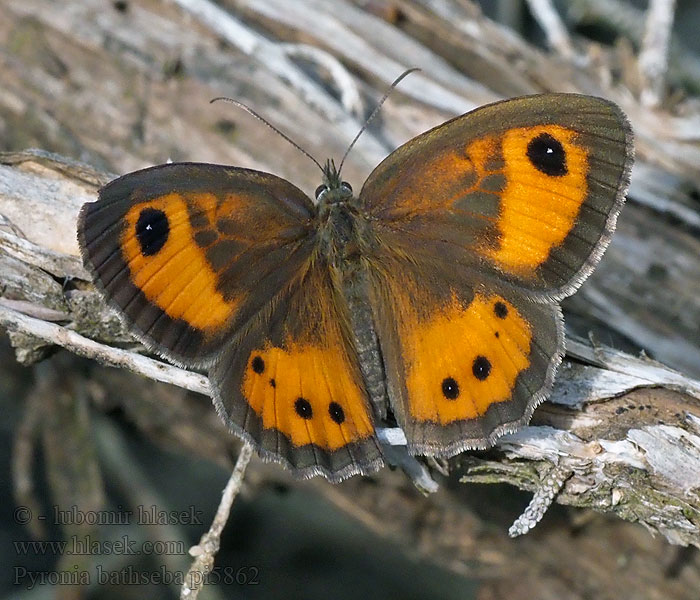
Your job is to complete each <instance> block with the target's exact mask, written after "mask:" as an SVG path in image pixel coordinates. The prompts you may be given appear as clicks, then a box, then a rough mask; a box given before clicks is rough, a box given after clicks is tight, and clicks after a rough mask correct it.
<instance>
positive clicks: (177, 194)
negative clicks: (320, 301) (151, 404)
mask: <svg viewBox="0 0 700 600" xmlns="http://www.w3.org/2000/svg"><path fill="white" fill-rule="evenodd" d="M314 214H315V209H314V207H313V205H312V204H311V202H310V200H309V199H308V198H307V197H306V195H305V194H303V192H301V191H300V190H299V189H298V188H296V187H295V186H293V185H292V184H291V183H289V182H287V181H285V180H283V179H280V178H279V177H275V176H274V175H268V174H266V173H260V172H257V171H250V170H247V169H239V168H234V167H224V166H219V165H209V164H198V163H180V164H168V165H162V166H159V167H153V168H150V169H144V170H142V171H137V172H135V173H131V174H128V175H125V176H123V177H120V178H119V179H116V180H114V181H113V182H111V183H109V184H108V185H107V186H105V187H104V188H102V189H101V190H100V198H99V200H98V201H97V202H94V203H91V204H86V205H85V206H84V207H83V210H82V211H81V214H80V219H79V226H78V231H79V234H78V235H79V240H80V246H81V248H82V252H83V258H84V262H85V264H86V266H87V267H88V268H89V270H90V271H91V272H92V273H93V275H94V277H95V281H96V283H97V285H98V287H100V288H101V289H102V291H103V293H104V294H105V296H106V298H107V299H108V301H109V302H110V303H111V304H112V305H113V306H114V307H115V308H117V309H118V310H119V312H120V313H121V314H122V315H124V317H125V318H126V320H127V322H128V324H129V325H130V327H131V329H132V331H133V332H134V333H135V334H136V335H137V336H138V337H139V338H140V339H141V340H142V341H143V342H144V343H145V344H146V345H147V346H148V347H150V348H151V349H153V350H155V351H157V352H159V353H160V354H161V355H163V356H165V357H167V358H170V359H171V360H174V361H175V362H178V363H180V364H185V365H189V366H198V365H207V364H209V363H210V362H211V360H212V358H213V356H215V354H216V352H217V351H219V350H220V349H221V348H222V346H223V345H224V344H225V343H226V342H227V341H230V339H231V338H232V336H233V334H234V333H235V332H236V331H238V330H240V329H241V328H242V327H244V326H245V323H246V322H247V321H248V320H249V319H250V318H252V317H253V316H254V315H255V314H256V313H257V311H259V310H261V309H262V308H263V307H265V306H266V305H267V304H268V303H269V302H270V301H271V299H272V297H273V296H274V294H276V293H277V291H278V290H279V289H280V288H282V287H284V286H285V285H287V284H288V283H289V282H290V281H291V280H292V279H293V278H294V277H295V276H297V274H298V272H299V271H300V269H301V268H302V266H303V265H304V264H305V263H306V262H307V261H308V258H309V256H310V254H311V251H312V244H313V228H312V225H313V218H314Z"/></svg>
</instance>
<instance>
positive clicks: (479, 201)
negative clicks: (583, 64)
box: [360, 94, 633, 300]
mask: <svg viewBox="0 0 700 600" xmlns="http://www.w3.org/2000/svg"><path fill="white" fill-rule="evenodd" d="M632 159H633V156H632V133H631V129H630V126H629V123H628V121H627V119H626V117H625V116H624V114H623V113H622V111H621V110H620V109H619V108H618V107H617V106H616V105H615V104H613V103H611V102H608V101H606V100H602V99H600V98H592V97H589V96H579V95H575V94H546V95H539V96H529V97H524V98H516V99H513V100H506V101H503V102H498V103H496V104H492V105H489V106H485V107H482V108H479V109H477V110H475V111H473V112H471V113H468V114H466V115H463V116H461V117H458V118H456V119H453V120H452V121H448V122H447V123H445V124H443V125H440V126H439V127H437V128H435V129H433V130H431V131H429V132H427V133H424V134H422V135H420V136H418V137H416V138H414V139H413V140H411V141H409V142H408V143H406V144H405V145H404V146H402V147H401V148H399V149H398V150H396V151H395V152H393V153H392V154H391V155H389V156H388V157H387V158H386V159H385V160H384V161H383V162H382V163H381V164H380V165H379V166H378V167H377V168H376V169H375V170H374V171H373V173H372V174H371V175H370V177H369V178H368V180H367V182H366V183H365V185H364V187H363V189H362V192H361V193H360V199H361V200H362V201H363V203H364V205H365V207H366V209H367V211H368V213H369V214H370V215H371V217H372V218H374V219H376V220H377V228H378V230H380V232H381V233H380V235H381V237H382V239H383V240H384V242H385V243H386V245H387V246H389V247H391V248H394V249H397V250H401V249H402V248H405V249H406V250H407V251H408V252H410V253H411V255H412V256H422V257H425V259H426V260H428V261H431V260H435V259H437V260H440V261H443V262H448V263H451V264H455V265H459V266H460V267H462V268H463V269H464V270H471V271H475V272H477V273H478V274H479V275H480V276H481V277H482V278H484V279H487V278H490V277H495V278H496V279H497V280H499V281H501V280H506V281H509V282H511V283H513V284H514V285H517V286H518V287H521V288H522V289H523V290H525V291H527V292H528V293H530V294H533V295H536V296H539V297H542V298H543V299H545V300H547V299H555V298H557V299H560V298H562V297H563V296H566V295H569V294H571V293H573V291H574V290H575V289H576V287H578V285H579V284H580V283H581V282H582V281H583V279H585V277H586V276H587V275H588V273H589V272H590V271H591V269H592V268H593V266H595V263H596V262H597V261H598V260H599V259H600V256H601V254H602V253H603V251H604V249H605V247H606V246H607V243H608V242H609V240H610V236H611V234H612V231H613V229H614V227H615V222H616V219H617V215H618V213H619V211H620V209H621V207H622V203H623V201H624V194H625V191H626V189H627V186H628V183H629V174H630V169H631V164H632Z"/></svg>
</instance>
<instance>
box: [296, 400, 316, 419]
mask: <svg viewBox="0 0 700 600" xmlns="http://www.w3.org/2000/svg"><path fill="white" fill-rule="evenodd" d="M294 410H296V411H297V414H298V415H299V416H300V417H301V418H302V419H310V418H311V417H313V416H314V411H313V410H311V402H309V401H308V400H307V399H306V398H297V399H296V401H295V402H294Z"/></svg>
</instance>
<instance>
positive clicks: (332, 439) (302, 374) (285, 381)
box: [210, 257, 382, 481]
mask: <svg viewBox="0 0 700 600" xmlns="http://www.w3.org/2000/svg"><path fill="white" fill-rule="evenodd" d="M347 322H348V319H347V312H346V308H345V306H344V302H343V300H342V296H341V295H340V294H339V293H338V292H337V291H336V290H335V289H334V287H333V284H332V281H331V279H330V276H329V270H328V268H327V266H326V265H325V264H324V263H323V260H322V259H321V258H320V257H317V258H316V260H314V261H313V264H311V265H310V266H309V270H308V271H307V272H306V273H305V275H304V276H303V277H302V278H301V279H300V280H299V281H296V282H294V284H293V285H292V286H291V287H290V288H289V289H287V290H286V291H284V293H283V294H281V296H280V298H279V299H278V300H276V302H275V305H274V308H273V309H272V311H271V312H270V313H269V314H267V315H263V316H261V318H260V319H259V320H258V322H257V323H256V324H255V325H253V326H252V328H251V329H250V331H249V332H248V333H247V335H246V336H245V337H244V338H243V339H242V340H241V343H240V344H237V345H235V346H232V347H231V348H230V349H228V350H227V351H226V352H225V353H224V354H222V356H221V357H220V359H219V360H218V361H217V363H216V364H215V366H214V367H213V368H212V370H211V372H210V380H211V382H212V387H213V389H214V391H215V404H216V406H217V409H218V411H219V413H220V414H221V416H222V417H223V418H224V420H225V421H226V422H227V423H228V425H229V427H230V428H231V429H232V430H234V431H236V432H238V433H239V434H242V435H243V436H244V437H246V438H247V439H249V440H251V441H253V442H254V443H255V444H256V446H257V447H258V448H259V450H260V453H261V455H262V456H263V457H266V458H268V459H271V460H275V461H277V462H283V463H284V464H286V465H287V466H289V467H291V468H292V469H293V470H294V471H295V472H296V473H297V475H301V476H311V475H315V474H322V475H324V476H325V477H326V478H327V479H329V480H331V481H339V480H341V479H344V478H346V477H349V476H350V475H353V474H356V473H369V472H372V471H375V470H376V469H377V468H379V466H381V464H382V458H381V454H380V450H379V444H378V442H377V439H376V437H375V430H374V422H373V421H374V419H373V416H372V413H371V408H370V405H369V401H368V397H367V393H366V391H365V388H364V385H363V382H362V376H361V374H360V369H359V366H358V364H357V358H356V355H355V353H354V351H353V349H352V345H351V342H350V341H349V339H350V332H349V329H348V326H347Z"/></svg>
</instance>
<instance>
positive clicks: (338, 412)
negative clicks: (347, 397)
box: [328, 402, 345, 425]
mask: <svg viewBox="0 0 700 600" xmlns="http://www.w3.org/2000/svg"><path fill="white" fill-rule="evenodd" d="M328 414H329V415H330V416H331V419H333V420H334V421H335V422H336V423H338V425H340V424H342V423H343V422H344V421H345V411H344V410H343V407H342V406H340V404H338V403H337V402H331V403H330V404H329V405H328Z"/></svg>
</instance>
